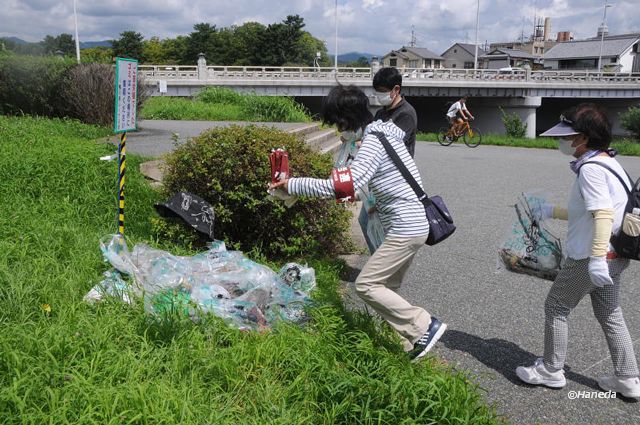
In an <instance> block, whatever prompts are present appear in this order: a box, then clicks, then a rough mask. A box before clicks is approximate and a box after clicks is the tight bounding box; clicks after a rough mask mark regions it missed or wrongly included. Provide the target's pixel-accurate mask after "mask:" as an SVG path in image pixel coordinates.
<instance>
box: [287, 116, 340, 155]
mask: <svg viewBox="0 0 640 425" xmlns="http://www.w3.org/2000/svg"><path fill="white" fill-rule="evenodd" d="M289 133H292V134H295V135H297V136H300V137H302V138H303V139H304V140H305V141H306V142H307V144H308V145H309V146H311V147H312V148H314V149H316V150H318V151H320V152H322V153H327V152H335V151H336V150H338V148H339V147H340V138H339V136H338V133H337V132H336V130H335V129H333V128H324V129H323V128H322V127H321V125H320V123H317V122H314V123H309V124H305V125H303V126H300V127H298V128H295V129H293V130H290V131H289Z"/></svg>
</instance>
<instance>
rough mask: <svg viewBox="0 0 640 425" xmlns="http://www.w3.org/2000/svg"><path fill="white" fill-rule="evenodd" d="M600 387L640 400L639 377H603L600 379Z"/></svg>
mask: <svg viewBox="0 0 640 425" xmlns="http://www.w3.org/2000/svg"><path fill="white" fill-rule="evenodd" d="M598 385H599V386H600V388H602V389H603V390H605V391H615V392H616V393H618V394H622V395H623V396H625V397H627V398H640V379H638V378H637V377H635V378H621V377H619V376H603V377H601V378H598Z"/></svg>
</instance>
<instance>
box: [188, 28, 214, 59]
mask: <svg viewBox="0 0 640 425" xmlns="http://www.w3.org/2000/svg"><path fill="white" fill-rule="evenodd" d="M193 29H194V31H193V32H192V33H191V34H189V35H188V36H187V39H186V49H185V50H184V52H183V56H182V62H183V63H185V64H193V63H195V62H196V61H197V60H198V54H200V53H204V55H205V57H206V58H208V59H209V60H211V59H213V54H214V48H215V35H216V32H217V29H216V26H215V25H211V24H207V23H199V24H195V25H194V26H193Z"/></svg>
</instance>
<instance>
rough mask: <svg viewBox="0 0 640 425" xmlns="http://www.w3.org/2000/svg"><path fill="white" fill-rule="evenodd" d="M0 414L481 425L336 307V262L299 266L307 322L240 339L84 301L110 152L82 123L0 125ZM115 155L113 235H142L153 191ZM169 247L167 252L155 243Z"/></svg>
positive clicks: (454, 386)
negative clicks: (121, 194) (119, 212)
mask: <svg viewBox="0 0 640 425" xmlns="http://www.w3.org/2000/svg"><path fill="white" fill-rule="evenodd" d="M0 133H1V134H2V136H3V137H2V138H0V148H2V152H3V155H2V156H0V196H1V198H2V200H3V202H4V208H3V213H2V214H0V252H2V255H0V323H1V325H2V332H0V418H2V422H3V423H9V424H11V423H21V424H42V423H56V424H86V423H95V424H120V423H149V424H177V423H180V424H204V423H209V424H214V423H215V424H333V423H335V424H374V423H376V424H378V423H382V424H414V423H415V424H417V423H420V424H426V423H430V424H453V423H456V424H462V423H465V424H466V423H469V424H488V423H496V416H495V413H493V411H492V410H491V409H489V408H487V407H486V406H485V405H484V404H483V402H482V400H481V396H480V393H479V391H478V389H477V388H476V387H474V386H473V385H471V384H469V382H468V381H467V380H466V379H465V377H464V376H462V375H460V374H457V373H452V372H451V371H449V370H448V369H446V368H445V367H443V366H440V365H439V364H438V363H437V362H435V361H433V360H432V359H426V360H425V361H423V362H422V363H420V364H418V365H414V364H411V363H409V362H407V361H406V359H405V358H404V356H403V355H402V353H401V352H400V348H399V345H398V344H397V343H396V341H394V340H393V339H392V336H391V335H390V333H389V330H388V329H386V328H385V327H383V326H380V324H379V323H378V322H377V321H375V320H372V319H371V318H369V317H368V316H365V315H362V314H359V313H354V312H348V311H346V310H345V309H344V307H343V304H342V302H341V300H340V297H339V295H338V287H339V280H338V272H339V270H340V264H338V263H335V262H334V261H331V260H321V259H320V260H319V259H316V260H311V261H310V264H311V265H312V266H313V267H315V269H316V272H317V278H318V285H319V289H318V291H317V293H316V295H315V297H316V298H315V299H316V303H315V307H314V308H313V309H312V310H311V312H310V314H311V321H310V322H309V323H308V324H307V325H306V326H305V327H304V328H299V327H296V326H287V325H282V326H279V327H277V328H276V329H274V330H273V331H271V332H265V333H255V332H251V333H243V332H239V331H237V330H234V329H231V328H229V327H227V326H225V325H224V324H222V323H221V322H220V321H219V320H218V319H216V318H213V317H207V318H204V319H203V320H202V322H200V323H193V322H192V321H190V320H188V319H184V318H181V317H173V316H166V317H164V318H162V319H158V318H153V317H151V316H149V315H148V314H146V313H145V312H144V311H143V310H142V307H141V305H140V304H138V305H137V306H133V307H131V306H127V305H123V304H122V303H119V302H109V301H107V302H104V303H102V304H99V305H95V306H92V305H87V304H85V303H84V302H83V301H82V296H83V295H84V294H85V293H86V292H87V291H88V290H89V289H90V288H91V287H92V286H93V285H94V284H95V283H97V282H98V281H99V280H100V278H101V276H100V275H101V272H103V271H104V270H106V269H107V268H108V266H107V265H106V264H105V263H104V262H103V261H102V259H101V258H100V257H101V256H100V253H99V249H98V239H99V238H100V237H101V236H103V235H105V234H107V233H110V232H113V231H114V230H115V227H116V224H115V174H116V167H117V165H116V164H115V162H102V161H99V160H98V158H99V157H100V156H102V155H105V154H107V153H111V152H113V149H114V148H113V147H111V146H108V145H105V144H96V143H94V142H92V141H91V140H92V139H95V138H97V137H101V136H104V135H106V134H107V131H106V130H104V129H101V128H97V127H89V126H85V125H80V124H78V123H76V122H70V121H62V120H45V119H38V118H28V117H25V118H6V117H1V116H0ZM139 163H140V158H137V157H135V156H129V158H128V168H129V169H128V170H127V186H126V195H127V200H126V234H127V238H128V239H129V242H130V243H134V242H139V241H143V240H145V241H150V243H151V244H153V245H158V241H154V240H153V235H152V234H151V233H150V232H151V230H150V224H149V218H150V217H151V216H152V215H153V214H154V213H153V207H152V204H153V202H155V201H157V200H158V195H157V194H156V192H154V191H153V190H151V189H149V188H148V187H147V185H146V183H145V182H144V179H143V177H142V176H141V175H140V174H139V173H138V172H137V169H138V165H139ZM159 245H160V246H161V247H163V248H165V249H171V250H173V251H174V252H176V251H177V252H182V253H184V252H185V251H184V249H182V248H179V247H171V246H163V244H159Z"/></svg>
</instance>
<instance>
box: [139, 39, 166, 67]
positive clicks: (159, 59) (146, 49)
mask: <svg viewBox="0 0 640 425" xmlns="http://www.w3.org/2000/svg"><path fill="white" fill-rule="evenodd" d="M142 45H143V49H142V51H143V55H144V58H145V60H146V61H147V62H149V63H153V64H165V63H167V59H166V57H167V52H166V49H165V46H164V43H163V42H162V41H160V38H159V37H155V36H154V37H151V38H150V39H149V40H145V41H144V42H143V43H142Z"/></svg>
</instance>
